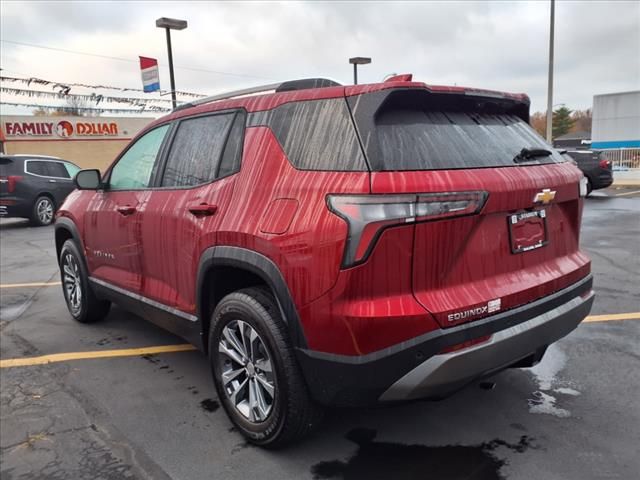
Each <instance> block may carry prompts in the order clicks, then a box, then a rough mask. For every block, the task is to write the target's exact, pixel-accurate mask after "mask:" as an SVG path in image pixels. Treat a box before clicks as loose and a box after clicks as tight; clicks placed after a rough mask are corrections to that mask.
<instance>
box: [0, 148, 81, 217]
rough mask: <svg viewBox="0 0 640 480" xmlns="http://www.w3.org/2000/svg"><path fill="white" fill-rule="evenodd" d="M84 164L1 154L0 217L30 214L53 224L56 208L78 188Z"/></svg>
mask: <svg viewBox="0 0 640 480" xmlns="http://www.w3.org/2000/svg"><path fill="white" fill-rule="evenodd" d="M79 171H80V167H78V166H77V165H75V164H73V163H71V162H68V161H66V160H61V159H59V158H56V157H43V156H40V155H1V156H0V217H23V218H30V219H31V221H32V222H33V223H34V224H35V225H39V226H43V225H50V224H51V223H52V222H53V220H54V217H53V215H54V213H55V211H56V208H57V207H58V206H59V205H61V204H62V202H63V201H64V199H65V198H66V196H67V195H69V193H71V191H72V190H73V189H74V188H75V185H74V183H73V180H72V179H73V176H74V175H75V174H76V173H77V172H79Z"/></svg>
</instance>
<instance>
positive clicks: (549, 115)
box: [547, 0, 556, 144]
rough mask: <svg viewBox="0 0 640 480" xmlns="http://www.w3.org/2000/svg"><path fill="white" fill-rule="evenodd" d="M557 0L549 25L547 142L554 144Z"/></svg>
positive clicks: (552, 5)
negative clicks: (554, 47) (554, 35)
mask: <svg viewBox="0 0 640 480" xmlns="http://www.w3.org/2000/svg"><path fill="white" fill-rule="evenodd" d="M555 6H556V2H555V0H551V20H550V23H549V84H548V85H547V142H548V143H550V144H551V143H553V138H552V136H553V30H554V24H555Z"/></svg>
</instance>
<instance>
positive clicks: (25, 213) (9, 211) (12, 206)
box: [0, 197, 31, 218]
mask: <svg viewBox="0 0 640 480" xmlns="http://www.w3.org/2000/svg"><path fill="white" fill-rule="evenodd" d="M30 215H31V208H30V206H29V205H26V204H25V202H23V201H22V200H21V199H15V198H6V197H5V198H0V217H8V218H12V217H24V218H28V217H29V216H30Z"/></svg>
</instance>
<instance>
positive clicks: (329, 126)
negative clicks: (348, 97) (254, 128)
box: [253, 98, 367, 171]
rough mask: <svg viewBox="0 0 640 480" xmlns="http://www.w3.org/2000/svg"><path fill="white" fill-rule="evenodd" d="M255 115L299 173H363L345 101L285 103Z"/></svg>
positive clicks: (258, 122) (364, 164) (257, 122)
mask: <svg viewBox="0 0 640 480" xmlns="http://www.w3.org/2000/svg"><path fill="white" fill-rule="evenodd" d="M263 116H264V118H260V117H259V116H256V118H255V120H254V122H253V124H254V125H255V124H266V125H268V126H269V127H270V128H271V130H273V133H274V134H275V136H276V137H277V138H278V141H279V142H280V145H282V148H283V150H284V151H285V153H286V154H287V158H288V159H289V161H290V162H291V163H292V164H293V165H294V166H295V167H296V168H299V169H302V170H341V171H366V170H367V164H366V162H365V159H364V155H363V154H362V150H361V149H360V144H359V142H358V138H357V136H356V132H355V129H354V127H353V122H352V120H351V115H350V114H349V109H348V107H347V103H346V101H345V99H344V98H332V99H328V100H313V101H306V102H292V103H287V104H284V105H282V106H280V107H278V108H276V109H274V110H271V111H269V112H265V113H264V114H263Z"/></svg>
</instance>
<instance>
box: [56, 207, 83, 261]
mask: <svg viewBox="0 0 640 480" xmlns="http://www.w3.org/2000/svg"><path fill="white" fill-rule="evenodd" d="M53 228H54V231H55V236H57V235H58V231H60V230H67V231H68V232H69V233H70V234H71V238H73V240H74V241H75V242H76V244H77V245H78V248H79V249H80V253H82V261H83V262H84V266H85V268H86V267H87V260H86V258H85V250H84V243H83V242H82V238H81V237H80V232H79V231H78V227H76V224H75V223H74V222H73V220H71V219H70V218H67V217H58V218H56V220H55V222H54V226H53ZM60 247H61V248H62V245H60ZM59 254H60V252H59V251H57V245H56V255H59ZM88 271H89V270H87V272H88Z"/></svg>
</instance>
